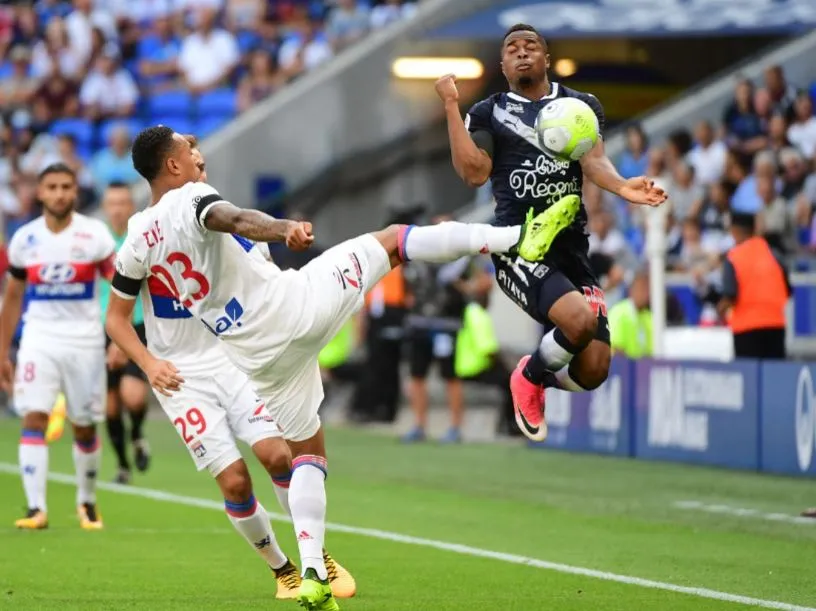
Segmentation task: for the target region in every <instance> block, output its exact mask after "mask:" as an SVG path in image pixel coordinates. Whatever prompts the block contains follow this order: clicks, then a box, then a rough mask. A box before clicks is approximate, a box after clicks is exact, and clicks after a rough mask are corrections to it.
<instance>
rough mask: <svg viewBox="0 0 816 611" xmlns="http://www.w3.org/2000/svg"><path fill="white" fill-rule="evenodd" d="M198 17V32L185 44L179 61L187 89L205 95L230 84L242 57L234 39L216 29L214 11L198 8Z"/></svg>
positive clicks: (221, 30) (186, 40)
mask: <svg viewBox="0 0 816 611" xmlns="http://www.w3.org/2000/svg"><path fill="white" fill-rule="evenodd" d="M195 15H196V27H195V31H194V32H193V33H192V34H190V35H189V36H187V38H185V39H184V41H183V42H182V44H181V53H180V55H179V60H178V61H179V69H180V71H181V75H182V77H183V78H184V83H185V86H186V87H187V89H188V90H189V91H190V92H191V93H204V92H206V91H210V90H212V89H215V88H217V87H221V86H222V85H225V84H227V83H228V81H229V79H230V77H231V76H232V73H233V71H234V70H235V69H236V67H237V66H238V62H239V60H240V53H239V51H238V43H237V41H236V40H235V37H234V36H233V35H232V34H231V33H229V32H227V31H226V30H223V29H220V28H216V27H215V18H216V15H217V12H216V10H215V9H213V8H210V7H203V8H199V9H198V10H197V11H196V13H195Z"/></svg>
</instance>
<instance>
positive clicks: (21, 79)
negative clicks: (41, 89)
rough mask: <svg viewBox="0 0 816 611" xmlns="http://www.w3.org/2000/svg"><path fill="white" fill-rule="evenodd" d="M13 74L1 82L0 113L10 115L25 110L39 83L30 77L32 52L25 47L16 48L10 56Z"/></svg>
mask: <svg viewBox="0 0 816 611" xmlns="http://www.w3.org/2000/svg"><path fill="white" fill-rule="evenodd" d="M9 59H10V60H11V69H12V72H11V74H10V75H9V76H7V77H5V78H4V79H3V80H2V81H0V111H2V112H3V113H10V112H13V111H15V110H17V109H18V108H23V107H25V106H27V105H28V103H29V102H30V101H31V97H32V96H33V95H34V90H35V89H36V87H37V81H36V79H34V78H33V77H31V76H29V69H30V67H31V52H30V51H29V50H28V49H27V48H26V47H23V46H19V45H18V46H16V47H13V48H12V49H11V53H10V54H9Z"/></svg>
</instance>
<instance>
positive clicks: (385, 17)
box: [371, 0, 417, 30]
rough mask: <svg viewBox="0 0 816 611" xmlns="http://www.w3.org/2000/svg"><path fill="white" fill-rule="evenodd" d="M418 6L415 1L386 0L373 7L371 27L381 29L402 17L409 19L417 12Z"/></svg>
mask: <svg viewBox="0 0 816 611" xmlns="http://www.w3.org/2000/svg"><path fill="white" fill-rule="evenodd" d="M416 9H417V6H416V4H415V3H413V2H404V1H403V0H385V2H384V3H383V4H379V5H377V6H375V7H374V8H373V9H371V29H372V30H379V29H382V28H384V27H387V26H389V25H391V24H392V23H395V22H397V21H400V20H402V19H408V18H409V17H412V16H413V15H414V13H416Z"/></svg>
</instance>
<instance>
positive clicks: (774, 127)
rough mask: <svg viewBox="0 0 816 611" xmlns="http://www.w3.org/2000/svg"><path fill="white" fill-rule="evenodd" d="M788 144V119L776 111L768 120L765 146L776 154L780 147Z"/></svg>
mask: <svg viewBox="0 0 816 611" xmlns="http://www.w3.org/2000/svg"><path fill="white" fill-rule="evenodd" d="M789 146H790V142H788V120H787V119H786V118H785V116H784V115H783V114H781V113H776V114H774V115H773V116H771V120H770V121H769V122H768V146H767V147H766V148H767V149H768V150H770V151H772V152H773V153H774V154H775V155H777V156H778V155H779V152H780V151H781V150H782V149H784V148H787V147H789Z"/></svg>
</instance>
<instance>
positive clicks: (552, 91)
mask: <svg viewBox="0 0 816 611" xmlns="http://www.w3.org/2000/svg"><path fill="white" fill-rule="evenodd" d="M557 96H558V83H550V93H549V95H545V96H544V97H543V98H541V100H552V99H553V98H555V97H557ZM507 97H508V98H510V99H511V100H515V101H517V102H532V101H533V100H528V99H527V98H525V97H523V96H520V95H519V94H517V93H513V92H512V91H509V92H508V93H507Z"/></svg>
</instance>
